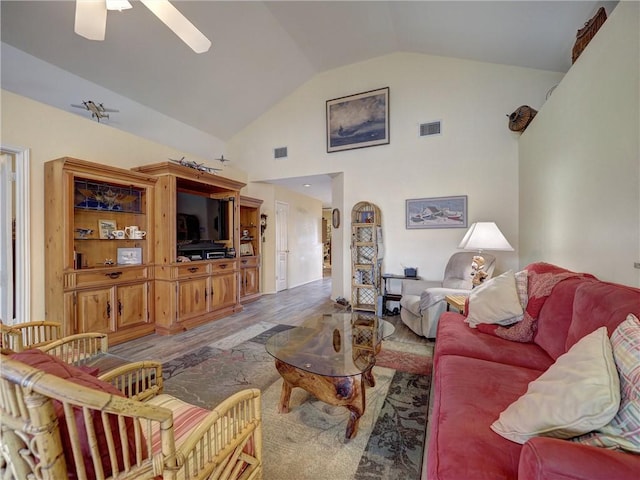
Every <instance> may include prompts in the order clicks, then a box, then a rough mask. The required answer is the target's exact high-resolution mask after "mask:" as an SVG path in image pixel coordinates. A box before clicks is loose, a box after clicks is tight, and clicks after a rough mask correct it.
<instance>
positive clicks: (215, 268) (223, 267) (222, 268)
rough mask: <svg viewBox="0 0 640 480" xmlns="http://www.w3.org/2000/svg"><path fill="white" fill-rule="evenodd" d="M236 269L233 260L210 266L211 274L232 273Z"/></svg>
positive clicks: (236, 266) (236, 265)
mask: <svg viewBox="0 0 640 480" xmlns="http://www.w3.org/2000/svg"><path fill="white" fill-rule="evenodd" d="M236 268H238V264H237V263H236V261H235V260H229V261H219V262H214V263H212V264H211V273H224V272H233V271H234V270H235V269H236Z"/></svg>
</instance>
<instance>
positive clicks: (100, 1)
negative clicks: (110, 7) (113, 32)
mask: <svg viewBox="0 0 640 480" xmlns="http://www.w3.org/2000/svg"><path fill="white" fill-rule="evenodd" d="M106 29H107V9H106V8H105V3H104V0H76V18H75V24H74V28H73V30H74V32H76V33H77V34H78V35H80V36H81V37H84V38H86V39H88V40H104V33H105V31H106Z"/></svg>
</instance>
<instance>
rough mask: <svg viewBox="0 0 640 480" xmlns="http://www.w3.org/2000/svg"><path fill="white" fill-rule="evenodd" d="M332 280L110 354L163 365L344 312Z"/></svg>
mask: <svg viewBox="0 0 640 480" xmlns="http://www.w3.org/2000/svg"><path fill="white" fill-rule="evenodd" d="M330 295H331V278H329V277H325V278H323V279H322V280H317V281H315V282H311V283H308V284H306V285H302V286H299V287H295V288H291V289H289V290H284V291H282V292H278V293H276V294H271V295H263V296H262V297H260V299H259V300H257V301H256V302H253V303H250V304H247V305H245V308H244V310H243V311H242V312H240V313H236V314H235V315H231V316H229V317H226V318H223V319H220V320H216V321H214V322H211V323H208V324H206V325H202V326H200V327H198V328H194V329H192V330H189V331H186V332H183V333H179V334H177V335H171V336H161V335H157V334H152V335H147V336H146V337H142V338H138V339H136V340H132V341H129V342H126V343H122V344H120V345H115V346H113V347H110V348H109V352H110V353H112V354H115V355H118V356H120V357H123V358H125V359H127V360H129V361H139V360H159V361H162V362H166V361H168V360H171V359H172V358H174V357H177V356H180V355H184V354H185V353H187V352H189V351H194V350H197V349H198V348H200V347H202V346H204V345H208V344H211V343H213V342H215V341H217V340H221V339H223V338H226V337H228V336H229V335H233V334H235V333H237V332H239V331H242V330H244V329H246V328H248V327H251V326H253V325H255V324H257V323H259V322H267V323H271V324H274V325H277V324H285V325H298V324H300V323H301V322H302V321H303V320H304V319H306V318H307V317H309V316H311V315H317V314H322V313H333V312H345V311H346V310H345V308H344V307H342V306H341V305H338V304H336V303H335V302H334V301H332V300H331V298H330ZM384 318H385V320H388V321H389V322H391V323H392V324H393V325H394V326H395V329H396V330H395V333H394V334H393V336H392V337H391V339H392V340H393V341H394V342H401V343H412V344H415V345H416V348H420V346H424V347H427V348H433V342H432V341H429V340H427V339H426V338H423V337H420V336H418V335H416V334H415V333H413V332H412V331H411V330H410V329H409V328H407V327H406V326H405V325H404V324H403V323H402V321H401V320H400V316H399V315H395V316H389V317H384Z"/></svg>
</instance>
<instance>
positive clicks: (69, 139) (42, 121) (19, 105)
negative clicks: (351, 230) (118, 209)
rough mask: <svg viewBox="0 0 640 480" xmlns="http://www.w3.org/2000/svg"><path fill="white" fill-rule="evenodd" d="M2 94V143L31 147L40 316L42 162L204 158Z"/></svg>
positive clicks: (234, 173)
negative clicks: (57, 159) (70, 159)
mask: <svg viewBox="0 0 640 480" xmlns="http://www.w3.org/2000/svg"><path fill="white" fill-rule="evenodd" d="M1 95H2V96H1V98H0V100H1V102H2V110H1V114H0V115H1V116H0V121H1V122H2V124H1V125H2V130H1V137H2V143H3V145H11V146H14V147H24V148H29V149H30V160H31V166H30V167H31V168H30V181H31V184H30V189H31V199H30V202H31V225H30V227H31V313H32V317H33V319H34V320H38V319H44V318H45V306H44V252H45V244H44V239H45V235H44V162H46V161H48V160H53V159H55V158H60V157H64V156H70V157H75V158H80V159H83V160H88V161H91V162H96V163H103V164H108V165H113V166H117V167H122V168H132V167H136V166H139V165H145V164H150V163H157V162H164V161H167V159H168V158H169V157H171V158H180V157H181V156H183V155H186V156H187V158H189V159H190V160H195V161H197V162H204V161H205V160H204V159H202V158H199V157H197V156H194V155H191V154H189V153H186V152H180V151H177V150H175V149H173V148H171V147H168V146H165V145H160V144H158V143H154V142H152V141H149V140H145V139H143V138H141V137H137V136H135V135H132V134H130V133H126V132H123V131H122V130H118V129H115V128H113V127H110V126H108V125H105V124H101V123H98V122H96V121H94V120H90V119H85V118H82V117H79V116H78V115H74V114H71V113H68V112H65V111H63V110H60V109H57V108H54V107H50V106H48V105H45V104H43V103H39V102H36V101H34V100H30V99H28V98H25V97H22V96H20V95H16V94H14V93H11V92H8V91H6V90H2V91H1ZM224 176H226V177H229V178H232V179H234V180H239V181H242V182H246V175H245V174H244V172H242V171H240V170H237V169H235V168H233V167H229V166H226V167H225V170H224Z"/></svg>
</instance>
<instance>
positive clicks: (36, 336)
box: [0, 320, 62, 352]
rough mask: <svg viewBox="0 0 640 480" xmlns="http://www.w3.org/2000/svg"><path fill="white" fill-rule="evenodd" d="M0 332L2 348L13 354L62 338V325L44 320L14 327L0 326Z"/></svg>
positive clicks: (18, 324)
mask: <svg viewBox="0 0 640 480" xmlns="http://www.w3.org/2000/svg"><path fill="white" fill-rule="evenodd" d="M0 330H1V332H2V346H3V347H4V348H9V349H11V350H13V351H14V352H22V351H23V350H26V349H28V348H38V347H41V346H43V345H47V344H48V343H51V342H53V341H54V340H58V339H59V338H62V325H61V324H60V323H58V322H50V321H46V320H42V321H36V322H26V323H17V324H15V325H5V324H0Z"/></svg>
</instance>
